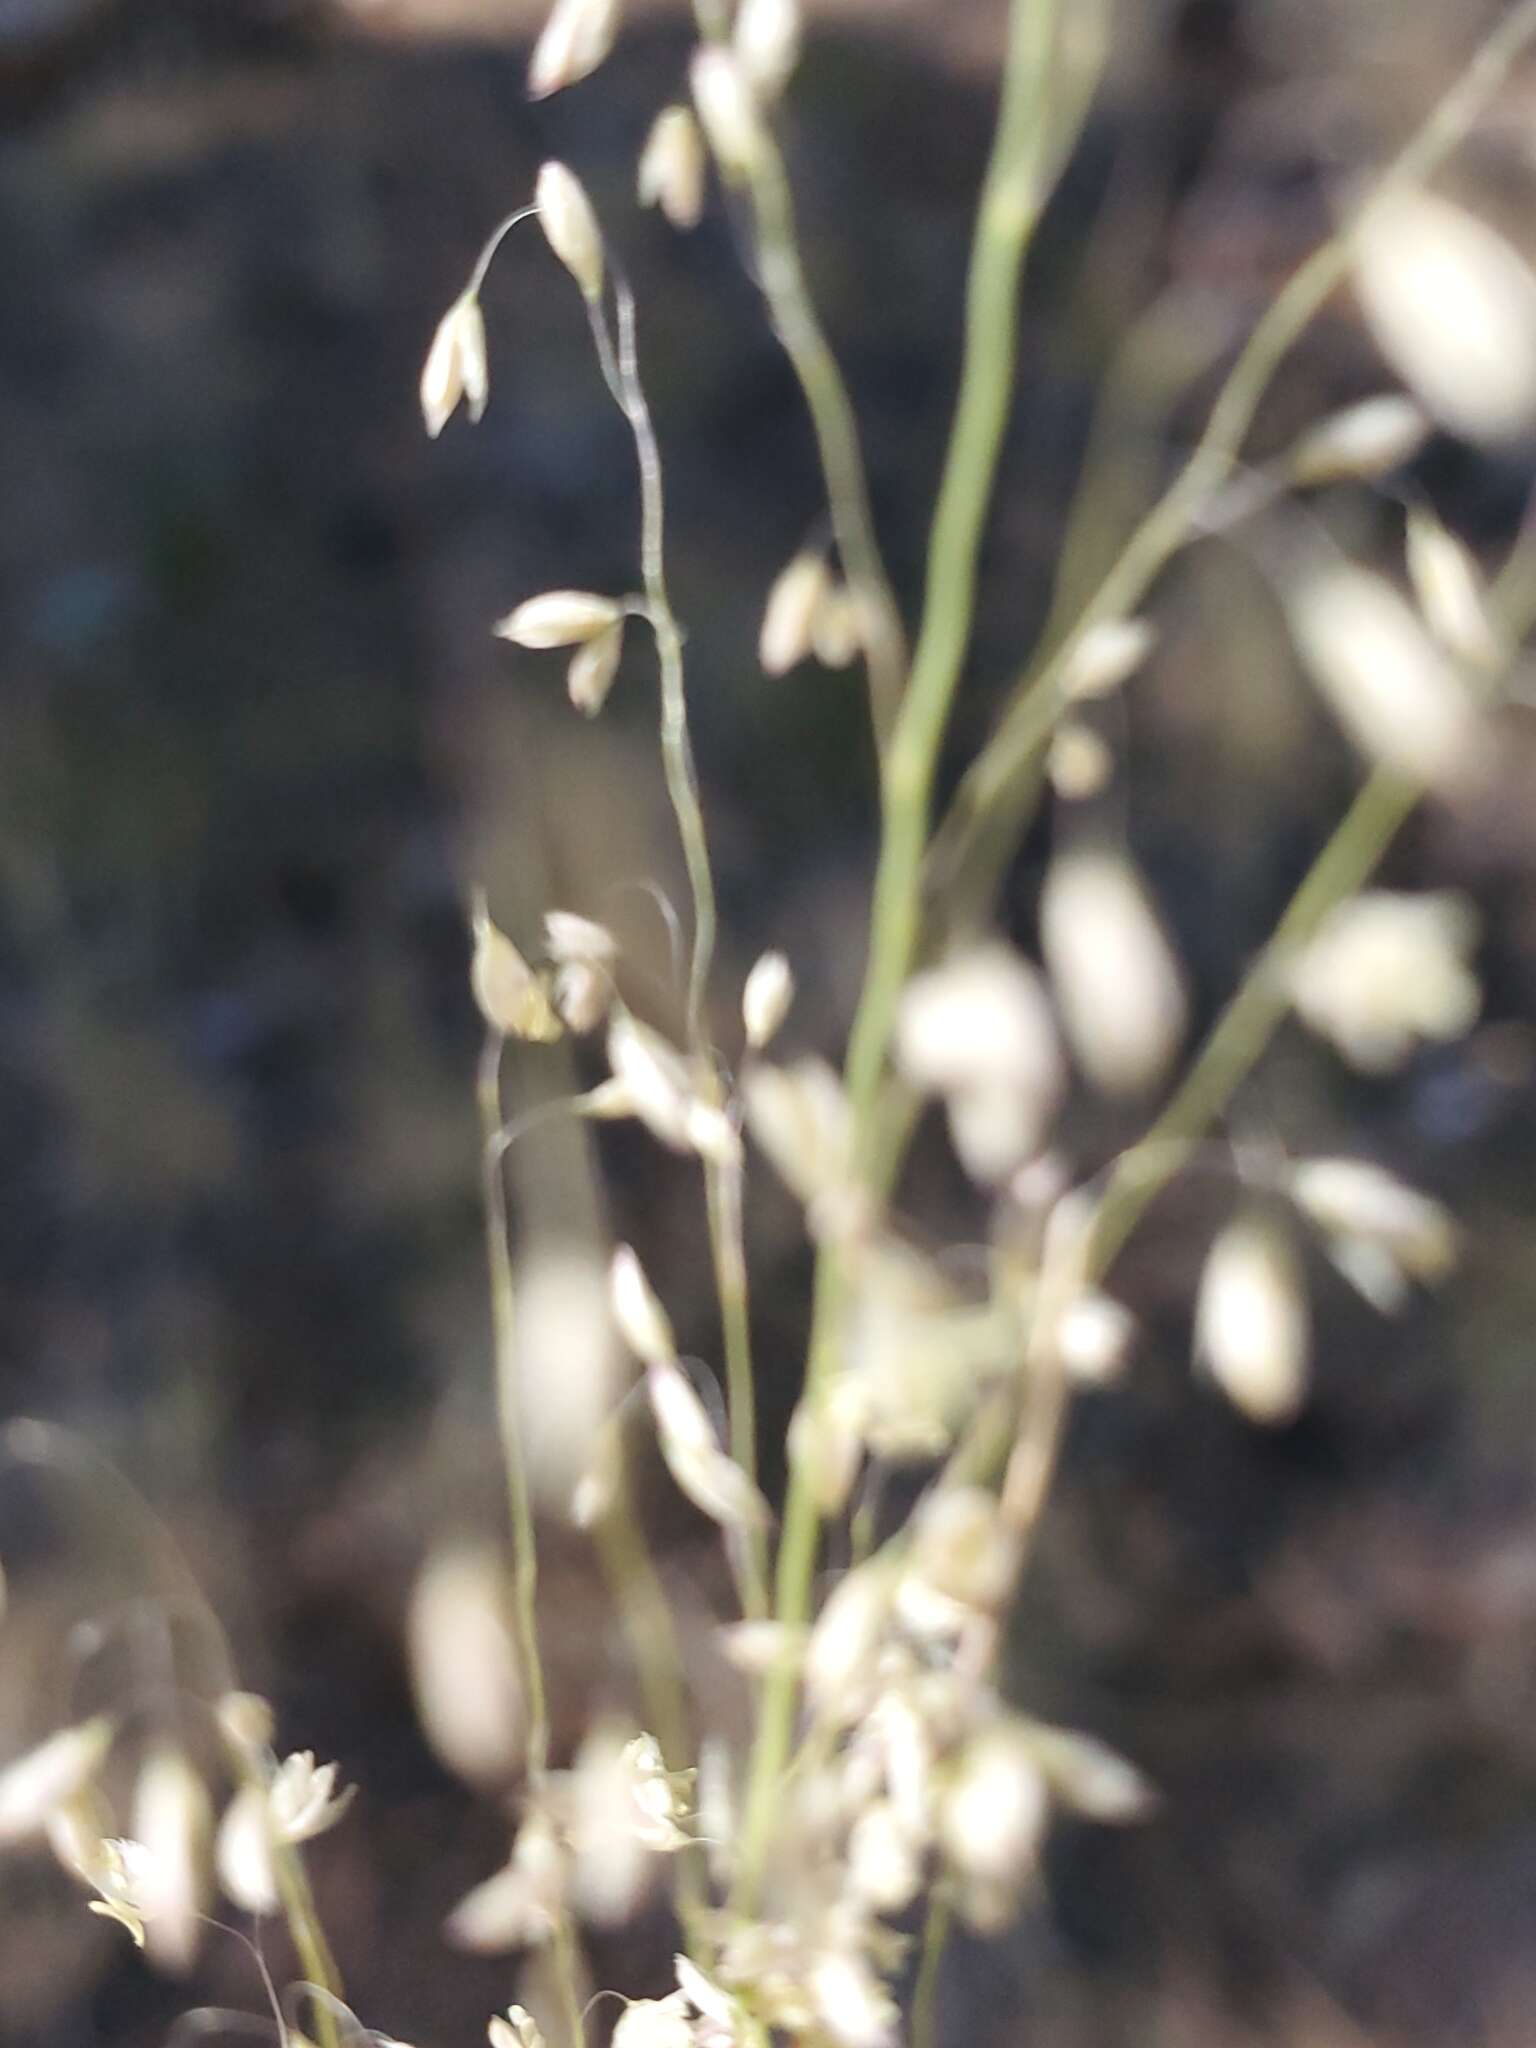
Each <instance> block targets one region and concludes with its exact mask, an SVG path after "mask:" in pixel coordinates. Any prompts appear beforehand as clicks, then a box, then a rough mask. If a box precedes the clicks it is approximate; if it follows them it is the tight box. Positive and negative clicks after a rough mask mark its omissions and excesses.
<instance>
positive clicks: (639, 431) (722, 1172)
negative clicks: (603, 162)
mask: <svg viewBox="0 0 1536 2048" xmlns="http://www.w3.org/2000/svg"><path fill="white" fill-rule="evenodd" d="M613 295H614V306H615V322H616V327H617V341H615V339H614V337H613V336H612V335H610V333H609V329H608V322H607V318H606V315H605V313H604V309H603V307H602V305H601V303H600V302H594V301H590V300H589V301H588V306H587V312H588V318H589V320H590V324H591V328H592V340H593V345H594V347H595V348H596V350H597V357H598V362H599V364H600V365H601V368H602V373H603V379H604V382H605V383H606V384H607V386H608V388H609V390H610V392H611V393H612V395H613V398H614V400H615V402H616V404H617V405H618V407H619V409H620V411H621V412H622V413H623V415H624V417H625V419H626V420H627V421H628V422H629V426H630V431H631V433H632V434H633V437H634V443H635V458H636V463H637V466H638V469H639V475H640V519H641V548H640V553H641V578H642V582H643V585H644V589H645V598H646V606H647V614H646V615H647V618H648V620H649V622H650V625H651V628H652V631H653V632H654V634H655V636H656V649H657V659H658V662H659V666H660V671H661V707H662V711H661V752H662V765H663V769H664V772H665V775H666V782H667V792H668V796H669V798H670V800H671V804H672V811H673V815H674V817H675V819H676V821H677V829H678V835H679V837H680V839H681V841H682V846H683V859H684V863H685V865H686V867H687V870H688V879H689V886H690V889H691V891H692V897H693V913H694V944H693V951H692V955H691V958H690V963H689V971H688V1007H687V1030H688V1042H689V1047H690V1050H691V1051H692V1052H693V1054H694V1057H695V1059H696V1060H698V1061H699V1062H701V1065H702V1066H703V1067H704V1069H705V1070H706V1071H707V1072H709V1073H710V1074H711V1075H712V1074H713V1073H714V1064H713V1056H712V1053H711V1049H710V1045H709V1036H708V1025H707V1020H706V1017H705V1000H706V996H707V993H708V980H709V971H710V965H711V962H712V960H713V956H714V941H715V921H716V912H715V887H714V875H713V870H712V868H711V865H710V857H709V842H708V838H707V836H706V833H705V827H704V814H703V808H702V805H701V803H700V800H699V784H698V775H697V772H696V770H695V767H694V760H693V748H692V743H691V741H690V738H689V732H688V701H687V691H686V686H685V679H684V671H683V638H682V633H681V631H680V629H679V627H678V623H677V619H676V616H675V614H674V613H673V610H672V603H671V598H670V595H669V592H668V588H667V576H666V547H665V537H666V500H665V494H664V488H663V478H662V467H661V452H660V449H659V447H658V445H657V440H656V431H655V427H654V425H653V423H652V420H651V411H650V406H649V404H648V402H647V400H646V396H645V387H644V384H643V383H642V381H641V377H640V367H639V356H638V349H637V346H636V334H635V301H634V294H633V293H632V291H631V290H630V287H629V284H628V282H627V280H626V279H625V278H624V277H623V276H622V275H617V274H616V275H615V276H614V279H613ZM704 1174H705V1183H706V1186H705V1199H706V1204H707V1208H708V1220H709V1240H710V1252H711V1258H712V1262H713V1265H714V1275H715V1287H716V1292H717V1294H718V1297H719V1302H720V1317H721V1326H722V1333H723V1337H724V1345H725V1368H726V1396H727V1402H728V1407H729V1414H730V1436H731V1454H732V1456H733V1457H734V1458H735V1460H736V1462H737V1463H738V1464H739V1465H740V1466H741V1467H742V1469H743V1471H744V1472H745V1473H746V1474H747V1476H748V1478H749V1479H753V1478H755V1476H756V1471H757V1444H756V1426H755V1417H754V1389H753V1373H752V1338H751V1324H750V1305H749V1301H748V1291H747V1259H746V1244H745V1239H744V1235H743V1220H742V1199H741V1167H740V1163H739V1162H737V1161H719V1160H706V1161H705V1163H704ZM748 1549H749V1553H750V1560H751V1570H750V1573H749V1576H748V1583H749V1584H752V1585H757V1584H761V1583H762V1582H763V1579H764V1575H765V1563H766V1547H765V1543H764V1539H763V1535H762V1532H761V1531H754V1532H753V1533H752V1534H751V1535H750V1537H749V1538H748ZM754 1604H756V1602H754Z"/></svg>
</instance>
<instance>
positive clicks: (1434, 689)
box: [1285, 561, 1479, 787]
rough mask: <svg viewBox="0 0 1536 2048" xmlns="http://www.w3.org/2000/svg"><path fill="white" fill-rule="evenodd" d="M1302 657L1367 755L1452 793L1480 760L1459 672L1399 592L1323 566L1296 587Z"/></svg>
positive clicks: (1293, 607)
mask: <svg viewBox="0 0 1536 2048" xmlns="http://www.w3.org/2000/svg"><path fill="white" fill-rule="evenodd" d="M1285 604H1286V609H1287V612H1288V614H1289V617H1290V622H1291V630H1292V633H1293V634H1294V636H1295V640H1296V648H1297V652H1298V653H1299V654H1300V656H1301V658H1302V660H1303V662H1304V663H1305V664H1306V666H1307V668H1308V669H1309V670H1310V672H1311V674H1312V677H1313V680H1314V681H1315V682H1316V683H1317V686H1318V688H1319V689H1320V690H1321V691H1322V693H1323V695H1324V696H1325V697H1326V698H1327V700H1328V702H1329V704H1330V706H1331V707H1332V709H1333V711H1334V713H1335V715H1336V716H1337V717H1338V719H1339V721H1340V723H1341V724H1342V725H1343V726H1344V728H1345V730H1346V731H1347V732H1348V733H1349V734H1350V736H1351V737H1352V738H1353V739H1354V741H1355V743H1356V745H1357V746H1359V747H1360V749H1361V750H1362V752H1364V753H1365V754H1367V755H1369V756H1370V758H1371V759H1372V760H1374V761H1376V762H1379V763H1380V764H1381V765H1382V766H1383V767H1386V768H1391V769H1393V770H1395V771H1396V772H1397V773H1398V774H1400V775H1407V776H1411V777H1412V778H1413V780H1414V781H1416V782H1425V783H1429V784H1431V785H1432V786H1437V787H1444V786H1446V785H1448V784H1453V783H1455V782H1457V781H1458V780H1460V779H1461V778H1462V777H1463V776H1464V775H1465V774H1466V772H1467V770H1468V769H1469V767H1470V766H1471V765H1472V764H1473V762H1474V761H1475V759H1476V756H1477V752H1478V739H1479V729H1478V720H1477V714H1476V711H1475V709H1474V706H1473V703H1472V699H1471V698H1470V697H1469V695H1468V694H1467V691H1466V689H1465V687H1464V685H1463V683H1462V681H1461V678H1460V677H1459V676H1458V675H1457V673H1456V671H1455V668H1454V667H1453V665H1452V664H1451V662H1449V661H1448V660H1447V659H1446V657H1445V655H1444V654H1443V653H1442V652H1441V651H1440V649H1439V648H1438V647H1437V646H1436V645H1435V643H1434V641H1433V640H1432V639H1431V638H1430V636H1429V634H1428V633H1427V632H1426V631H1425V630H1424V628H1423V626H1422V625H1421V624H1420V623H1419V621H1418V619H1417V618H1416V617H1415V615H1414V613H1413V610H1412V608H1411V607H1410V606H1409V605H1408V604H1407V603H1406V602H1405V601H1404V600H1403V599H1402V598H1401V597H1400V596H1399V595H1398V593H1397V592H1396V591H1395V590H1394V589H1393V587H1392V586H1391V584H1390V583H1388V582H1387V581H1386V580H1385V579H1384V578H1383V577H1380V576H1376V575H1373V574H1371V573H1370V571H1368V570H1365V569H1357V568H1354V567H1352V566H1351V565H1349V564H1347V563H1343V562H1322V561H1319V562H1316V563H1314V564H1312V565H1310V566H1309V567H1308V568H1307V569H1305V570H1304V571H1303V572H1302V573H1301V574H1299V575H1298V576H1297V577H1295V578H1294V579H1293V580H1292V581H1291V582H1290V583H1289V584H1288V585H1287V587H1286V590H1285Z"/></svg>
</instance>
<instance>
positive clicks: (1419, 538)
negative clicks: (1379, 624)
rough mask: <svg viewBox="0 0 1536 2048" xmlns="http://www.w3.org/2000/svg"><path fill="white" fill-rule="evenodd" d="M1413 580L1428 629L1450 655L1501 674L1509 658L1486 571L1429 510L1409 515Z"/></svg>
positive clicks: (1422, 507)
mask: <svg viewBox="0 0 1536 2048" xmlns="http://www.w3.org/2000/svg"><path fill="white" fill-rule="evenodd" d="M1408 574H1409V577H1410V578H1411V580H1412V583H1413V590H1414V595H1415V596H1416V597H1417V598H1418V600H1419V609H1420V611H1421V612H1422V613H1423V614H1424V623H1425V624H1426V625H1427V626H1428V627H1429V630H1430V632H1431V633H1433V634H1434V636H1435V638H1436V639H1437V640H1438V641H1439V642H1440V645H1441V646H1442V647H1443V648H1444V649H1445V650H1446V652H1447V653H1448V654H1450V655H1453V656H1454V657H1455V659H1456V660H1457V661H1464V662H1466V663H1467V664H1468V666H1469V667H1472V668H1477V669H1484V670H1488V671H1493V670H1496V669H1498V668H1499V667H1500V666H1501V665H1502V664H1503V662H1504V661H1505V660H1506V659H1507V658H1508V657H1507V651H1506V649H1505V648H1504V646H1503V645H1502V644H1501V641H1500V638H1499V635H1498V633H1497V632H1496V631H1495V629H1494V624H1493V619H1492V617H1491V615H1490V613H1489V610H1488V591H1487V586H1486V584H1485V582H1484V580H1483V574H1482V571H1481V570H1480V569H1479V568H1478V566H1477V563H1476V562H1475V561H1474V560H1473V558H1472V551H1471V549H1470V548H1469V547H1467V545H1466V543H1465V542H1464V541H1460V540H1458V539H1457V538H1456V536H1455V535H1454V534H1452V533H1448V532H1447V531H1446V529H1445V528H1444V527H1443V526H1442V525H1441V524H1440V521H1439V520H1438V519H1437V518H1436V517H1435V515H1434V513H1433V512H1431V511H1430V509H1429V507H1428V506H1427V505H1415V506H1413V507H1412V508H1411V509H1410V511H1409V513H1408Z"/></svg>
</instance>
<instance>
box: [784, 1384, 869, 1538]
mask: <svg viewBox="0 0 1536 2048" xmlns="http://www.w3.org/2000/svg"><path fill="white" fill-rule="evenodd" d="M868 1406H869V1404H868V1402H867V1400H866V1399H865V1379H864V1376H863V1375H862V1374H860V1375H855V1374H853V1373H848V1372H844V1373H840V1374H839V1375H838V1376H837V1378H836V1379H835V1380H834V1381H833V1382H832V1384H831V1386H829V1387H822V1388H819V1389H818V1390H817V1392H816V1393H815V1395H814V1396H811V1397H808V1398H806V1399H803V1400H801V1401H800V1402H799V1403H798V1404H797V1406H796V1408H795V1412H794V1414H793V1415H792V1416H791V1417H790V1422H789V1433H788V1440H787V1443H786V1446H785V1448H786V1450H787V1452H788V1455H789V1464H790V1469H791V1471H793V1472H795V1473H796V1474H797V1475H798V1474H803V1475H804V1476H805V1478H806V1480H807V1481H808V1483H809V1485H810V1489H811V1494H812V1497H813V1498H814V1500H815V1502H816V1505H817V1507H818V1508H819V1509H820V1511H821V1513H822V1514H823V1515H824V1516H827V1517H831V1516H833V1515H840V1514H841V1513H842V1512H843V1510H844V1508H846V1507H847V1505H848V1502H849V1500H850V1498H851V1497H852V1494H853V1488H854V1482H855V1481H856V1480H857V1478H858V1476H859V1470H860V1468H861V1466H862V1465H863V1463H864V1438H865V1432H866V1427H867V1424H868Z"/></svg>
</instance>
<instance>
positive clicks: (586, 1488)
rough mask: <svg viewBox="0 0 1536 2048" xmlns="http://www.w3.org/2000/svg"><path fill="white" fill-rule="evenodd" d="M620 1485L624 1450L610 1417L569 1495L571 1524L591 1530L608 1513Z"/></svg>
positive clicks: (616, 1424)
mask: <svg viewBox="0 0 1536 2048" xmlns="http://www.w3.org/2000/svg"><path fill="white" fill-rule="evenodd" d="M623 1483H624V1446H623V1440H622V1438H621V1437H620V1435H619V1428H618V1423H617V1421H616V1419H615V1418H614V1417H613V1416H610V1417H609V1418H608V1420H607V1421H606V1422H605V1423H604V1424H603V1426H602V1428H601V1429H599V1430H598V1431H597V1432H596V1434H595V1435H594V1437H593V1439H592V1453H591V1456H590V1457H589V1459H588V1460H587V1464H586V1468H585V1470H584V1471H583V1472H582V1475H581V1477H580V1478H579V1479H578V1480H577V1482H576V1484H575V1486H574V1488H573V1489H572V1491H571V1501H570V1515H571V1521H572V1523H573V1524H574V1526H575V1527H576V1528H578V1529H592V1528H595V1527H596V1526H597V1524H598V1523H599V1522H601V1521H602V1520H603V1518H604V1517H605V1516H606V1515H607V1514H608V1513H609V1512H610V1510H611V1509H612V1508H613V1507H614V1506H615V1504H616V1503H617V1501H618V1499H619V1495H620V1492H621V1490H622V1488H623Z"/></svg>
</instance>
